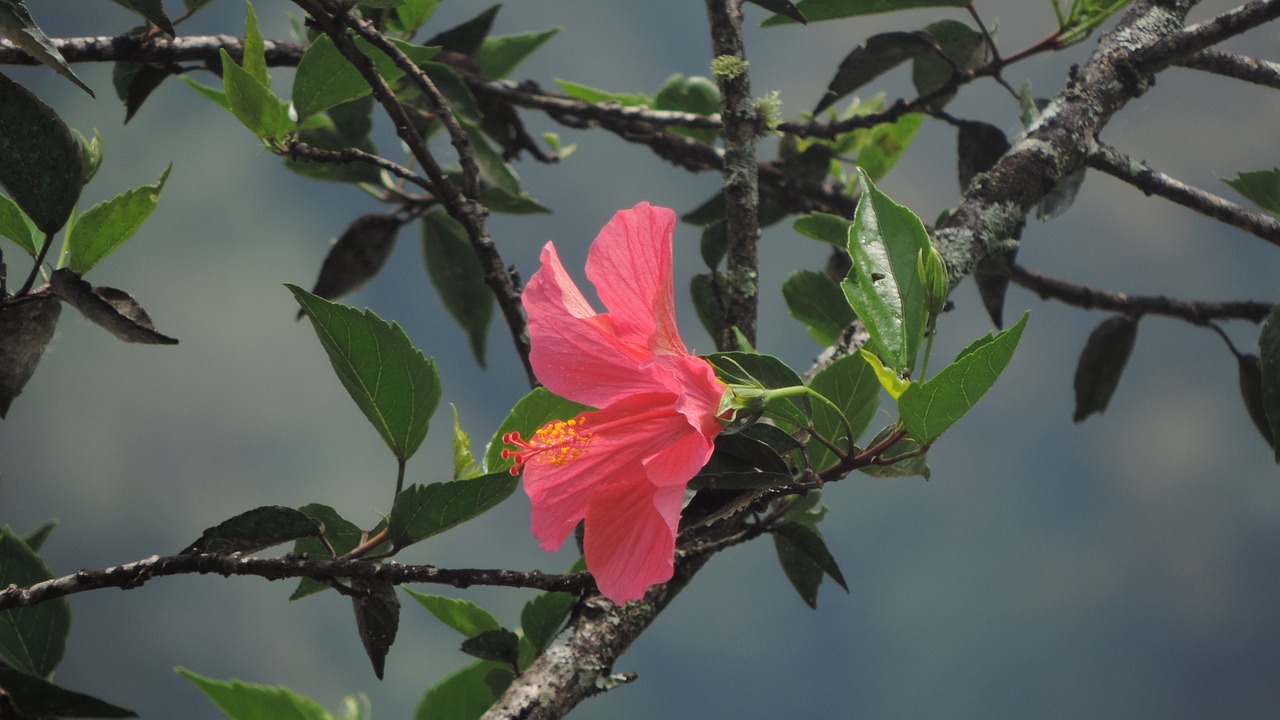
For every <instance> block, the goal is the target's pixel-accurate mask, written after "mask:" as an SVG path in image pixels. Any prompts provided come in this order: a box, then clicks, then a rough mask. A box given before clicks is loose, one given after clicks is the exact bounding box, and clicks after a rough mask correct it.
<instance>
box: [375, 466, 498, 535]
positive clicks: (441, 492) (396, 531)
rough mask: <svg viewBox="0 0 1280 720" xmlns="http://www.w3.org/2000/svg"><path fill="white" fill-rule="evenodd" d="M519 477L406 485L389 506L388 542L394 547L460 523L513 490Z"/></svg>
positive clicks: (480, 478) (496, 474)
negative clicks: (394, 501)
mask: <svg viewBox="0 0 1280 720" xmlns="http://www.w3.org/2000/svg"><path fill="white" fill-rule="evenodd" d="M518 484H519V480H518V479H517V478H516V477H515V476H514V475H512V474H511V473H510V472H495V473H490V474H488V475H481V476H479V477H474V478H469V479H467V480H454V481H452V482H443V483H433V484H431V485H410V486H409V487H407V488H405V489H404V490H403V491H402V492H401V493H400V494H399V495H397V496H396V504H395V506H394V507H393V508H392V509H391V542H392V543H393V544H394V545H395V546H396V547H398V548H402V547H405V546H407V545H412V544H413V543H416V542H420V541H422V540H425V539H427V538H429V537H431V536H432V535H437V534H439V533H442V532H444V531H445V530H448V529H449V528H451V527H453V526H455V525H460V524H461V523H464V522H466V521H467V520H470V519H471V518H474V517H476V516H478V515H481V514H483V513H485V512H487V511H488V510H489V509H491V508H493V507H494V506H496V505H497V504H498V503H500V502H502V501H503V500H506V499H507V498H508V497H510V496H511V493H513V492H515V491H516V486H517V485H518Z"/></svg>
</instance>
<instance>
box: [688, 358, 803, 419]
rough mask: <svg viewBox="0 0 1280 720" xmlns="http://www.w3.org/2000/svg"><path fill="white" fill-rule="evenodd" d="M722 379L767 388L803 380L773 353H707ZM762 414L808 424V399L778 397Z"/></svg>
mask: <svg viewBox="0 0 1280 720" xmlns="http://www.w3.org/2000/svg"><path fill="white" fill-rule="evenodd" d="M707 360H709V361H710V362H711V365H712V366H713V367H715V369H716V375H718V376H719V377H720V378H721V379H722V380H725V381H727V382H732V383H737V384H748V385H756V386H758V387H763V388H767V389H776V388H786V387H796V386H799V385H803V384H804V381H803V380H801V379H800V376H799V375H797V374H796V372H795V370H792V369H791V368H790V367H788V366H787V364H786V363H784V362H782V361H781V360H779V359H778V358H776V357H773V356H772V355H762V354H760V353H752V352H722V353H714V354H712V355H708V356H707ZM764 414H765V417H768V418H771V419H773V420H775V421H780V422H782V423H785V425H790V426H792V429H794V428H802V427H806V426H808V424H809V399H808V398H806V397H805V396H803V395H799V396H796V397H788V398H777V399H775V400H773V401H772V402H770V403H769V404H768V405H767V406H766V407H765V411H764Z"/></svg>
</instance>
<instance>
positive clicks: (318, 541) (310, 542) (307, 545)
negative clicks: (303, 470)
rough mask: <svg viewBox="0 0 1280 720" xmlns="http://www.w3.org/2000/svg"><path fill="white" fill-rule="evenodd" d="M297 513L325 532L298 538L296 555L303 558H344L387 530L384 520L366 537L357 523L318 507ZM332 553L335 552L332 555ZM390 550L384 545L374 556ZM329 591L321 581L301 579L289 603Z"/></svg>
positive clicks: (328, 508) (379, 546)
mask: <svg viewBox="0 0 1280 720" xmlns="http://www.w3.org/2000/svg"><path fill="white" fill-rule="evenodd" d="M298 512H301V513H302V514H304V515H306V516H307V517H309V518H311V519H312V520H314V521H315V522H316V523H318V524H319V525H320V527H321V528H322V529H323V530H322V532H321V533H317V534H315V535H313V536H310V537H301V538H298V542H296V543H294V545H293V554H294V555H300V556H304V557H313V558H329V557H335V556H339V555H344V554H346V553H348V552H350V551H351V550H353V549H355V547H356V546H357V545H360V544H361V543H363V542H364V541H365V540H367V539H368V538H369V536H370V535H374V534H376V533H378V532H380V531H381V530H382V528H383V527H385V526H386V521H385V520H383V521H380V522H379V523H378V525H377V527H375V528H374V529H373V530H372V531H370V532H367V533H366V532H364V531H363V530H361V529H360V528H359V527H358V526H356V524H355V523H353V522H351V521H350V520H347V519H346V518H344V517H342V516H341V515H339V514H338V511H337V510H334V509H333V508H331V507H329V506H328V505H321V504H319V503H312V504H310V505H303V506H302V507H300V508H298ZM322 538H323V539H322ZM325 540H327V541H328V544H325V542H324V541H325ZM330 549H332V551H333V552H332V553H331V552H330ZM388 549H390V544H389V543H383V544H381V545H378V546H377V547H375V548H374V549H373V552H375V553H379V552H384V551H386V550H388ZM328 589H329V586H328V585H326V584H325V583H322V582H320V581H319V580H315V579H313V578H302V579H301V581H300V582H299V583H298V587H297V589H295V590H294V591H293V594H292V595H290V596H289V599H290V600H298V599H299V598H304V597H306V596H308V595H311V594H314V593H318V592H322V591H324V590H328Z"/></svg>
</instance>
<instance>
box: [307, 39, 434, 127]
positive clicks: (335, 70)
mask: <svg viewBox="0 0 1280 720" xmlns="http://www.w3.org/2000/svg"><path fill="white" fill-rule="evenodd" d="M355 42H356V46H357V47H358V48H359V49H360V51H361V52H363V53H364V54H365V55H368V56H369V57H370V58H372V59H373V62H374V65H375V66H376V67H377V68H378V74H380V75H382V77H383V79H384V80H386V81H387V82H388V83H395V82H396V81H398V80H399V79H400V78H402V77H404V71H403V70H401V69H400V68H399V67H397V66H396V64H395V61H393V60H392V59H391V58H390V57H389V56H388V55H387V54H386V53H384V52H382V51H381V50H379V49H377V48H375V47H374V46H373V45H370V44H369V42H368V41H367V40H365V39H364V38H355ZM392 42H393V43H394V44H395V45H396V47H397V48H399V49H400V51H401V52H402V53H404V54H405V55H406V56H407V57H408V58H409V59H410V60H412V61H413V62H414V64H416V65H418V66H419V67H421V66H422V65H424V64H425V63H426V62H427V61H428V60H430V59H431V58H433V57H435V56H436V54H437V53H438V52H439V51H440V48H435V47H423V46H421V45H414V44H412V43H407V42H403V41H400V40H392ZM372 92H373V90H372V89H371V88H370V87H369V83H368V82H366V81H365V79H364V76H363V75H361V74H360V71H359V70H357V69H356V67H355V66H354V65H352V64H351V63H350V62H349V61H348V60H347V58H346V57H345V56H343V54H342V53H341V52H339V51H338V49H337V48H336V47H334V46H333V40H332V39H330V38H329V36H328V35H321V36H319V37H317V38H316V39H315V40H314V41H313V42H312V43H311V45H310V47H308V48H307V51H306V52H305V53H303V55H302V60H301V61H299V63H298V70H297V72H296V73H295V74H294V76H293V95H292V97H293V106H294V110H295V112H297V114H298V119H299V120H303V119H305V118H308V117H310V116H312V115H314V114H316V113H318V112H320V111H322V110H327V109H329V108H331V107H334V106H336V105H341V104H343V103H347V102H350V101H352V100H356V99H358V98H362V97H365V96H367V95H369V94H370V93H372Z"/></svg>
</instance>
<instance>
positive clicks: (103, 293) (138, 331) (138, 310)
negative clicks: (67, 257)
mask: <svg viewBox="0 0 1280 720" xmlns="http://www.w3.org/2000/svg"><path fill="white" fill-rule="evenodd" d="M49 285H50V287H51V288H52V290H53V294H54V295H55V296H57V297H58V298H59V299H60V300H62V301H63V302H65V303H67V304H68V305H70V306H71V307H73V308H75V309H76V310H79V311H80V314H81V315H83V316H84V318H85V319H86V320H88V321H89V322H91V323H93V324H95V325H97V326H98V327H100V328H102V329H104V330H106V331H107V332H109V333H111V334H112V335H115V336H116V337H117V338H119V339H121V340H123V341H125V342H131V343H141V344H143V345H177V344H178V341H177V339H175V338H171V337H169V336H168V335H165V334H163V333H161V332H158V331H157V330H156V326H155V323H154V322H152V321H151V316H150V315H148V314H147V311H146V310H144V309H143V308H142V305H140V304H139V303H138V301H137V300H135V299H133V296H132V295H130V294H129V293H127V292H125V291H123V290H118V289H116V288H113V287H106V286H103V285H90V284H89V283H88V282H87V281H85V280H83V279H82V278H81V277H80V276H79V275H77V274H76V273H75V272H74V271H72V270H70V269H68V268H62V269H60V270H54V271H53V274H52V275H51V276H50V278H49Z"/></svg>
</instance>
